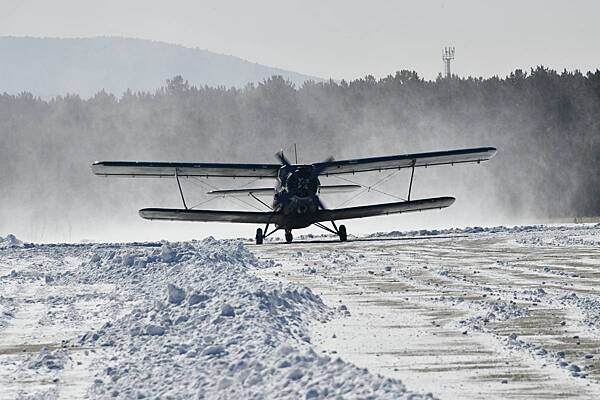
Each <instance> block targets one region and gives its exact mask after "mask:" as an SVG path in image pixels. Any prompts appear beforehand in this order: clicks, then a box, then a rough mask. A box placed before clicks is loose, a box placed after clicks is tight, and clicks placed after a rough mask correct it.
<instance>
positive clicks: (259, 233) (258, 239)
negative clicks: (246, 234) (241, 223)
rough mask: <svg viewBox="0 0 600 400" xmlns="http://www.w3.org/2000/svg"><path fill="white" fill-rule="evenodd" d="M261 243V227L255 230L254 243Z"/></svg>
mask: <svg viewBox="0 0 600 400" xmlns="http://www.w3.org/2000/svg"><path fill="white" fill-rule="evenodd" d="M262 243H263V231H262V229H260V228H258V229H257V230H256V244H262Z"/></svg>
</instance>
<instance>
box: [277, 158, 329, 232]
mask: <svg viewBox="0 0 600 400" xmlns="http://www.w3.org/2000/svg"><path fill="white" fill-rule="evenodd" d="M319 185H320V182H319V178H318V176H317V174H315V173H314V167H313V166H312V165H293V166H292V165H284V166H282V167H281V168H280V169H279V172H278V174H277V186H276V187H275V196H274V198H273V211H275V212H277V213H282V214H283V215H284V216H285V218H283V220H284V221H285V225H282V226H279V225H278V226H277V228H281V229H286V230H290V229H299V228H306V227H308V226H310V225H311V224H313V223H314V221H315V217H316V214H317V211H318V210H319V207H320V202H319V200H318V197H317V191H318V190H319Z"/></svg>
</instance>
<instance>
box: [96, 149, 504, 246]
mask: <svg viewBox="0 0 600 400" xmlns="http://www.w3.org/2000/svg"><path fill="white" fill-rule="evenodd" d="M496 152H497V150H496V149H495V148H494V147H478V148H468V149H458V150H446V151H435V152H427V153H415V154H401V155H392V156H384V157H369V158H358V159H348V160H339V161H335V160H334V159H333V158H329V159H327V160H325V161H323V162H317V163H313V164H298V163H297V162H296V163H294V164H292V163H291V162H290V161H289V160H288V159H287V158H286V157H285V156H284V154H283V152H279V153H277V154H276V156H277V157H278V158H279V161H280V163H279V164H240V163H189V162H144V161H96V162H94V163H93V164H92V166H91V167H92V172H93V173H94V174H95V175H100V176H122V177H138V176H139V177H159V178H160V177H174V178H175V179H176V181H177V186H178V188H179V193H180V195H181V199H182V202H183V208H144V209H141V210H140V211H139V215H140V216H141V217H142V218H144V219H148V220H174V221H201V222H209V221H210V222H232V223H250V224H264V225H265V228H264V230H263V229H262V228H258V229H257V230H256V244H262V243H263V240H264V239H266V238H267V237H268V236H270V235H272V234H273V233H275V232H276V231H278V230H284V231H285V240H286V242H287V243H290V242H292V240H293V235H292V230H293V229H302V228H306V227H309V226H311V225H315V226H318V227H320V228H321V229H324V230H326V231H328V232H330V233H333V234H335V235H337V236H338V238H339V240H340V241H341V242H345V241H346V240H347V238H348V234H347V231H346V226H345V225H339V227H338V225H337V224H336V221H340V220H348V219H354V218H364V217H373V216H378V215H388V214H400V213H406V212H415V211H424V210H432V209H442V208H445V207H449V206H450V205H452V204H453V203H454V201H455V198H454V197H449V196H445V197H433V198H424V199H418V200H412V199H411V192H412V186H413V179H414V173H415V169H416V168H417V167H425V168H427V167H431V166H438V165H454V164H462V163H480V162H482V161H486V160H489V159H491V158H492V157H493V156H494V155H495V154H496ZM405 168H406V169H408V168H409V169H410V170H411V176H410V183H409V187H408V196H407V198H406V199H403V200H402V201H398V202H393V203H381V204H372V205H366V206H356V207H347V208H338V209H328V208H326V207H325V205H324V204H323V202H322V201H321V199H320V198H319V194H321V193H327V192H346V191H350V190H356V189H359V188H361V187H364V189H363V190H371V189H374V188H375V185H372V186H368V187H367V186H361V185H357V184H344V185H321V183H320V181H319V177H323V176H325V177H328V176H338V175H342V174H356V173H360V172H368V171H380V172H381V171H384V170H401V169H405ZM183 177H189V178H210V177H218V178H223V177H226V178H256V179H260V178H270V179H275V180H276V184H275V185H274V186H272V187H263V188H237V189H224V190H211V191H209V192H208V194H209V195H216V196H234V197H235V196H251V197H252V198H254V199H255V200H257V201H259V202H260V203H261V204H262V205H263V206H265V207H267V208H269V209H270V210H269V211H264V212H263V211H226V210H197V209H193V207H192V208H188V206H187V203H186V201H185V197H184V195H183V190H182V189H181V182H180V178H183ZM263 195H272V196H273V203H272V206H269V205H268V204H267V203H265V202H264V201H262V200H260V198H259V197H257V196H263ZM324 222H331V223H332V228H329V227H327V226H326V225H324V224H323V223H324ZM271 225H273V226H274V228H273V229H272V231H271V232H269V227H270V226H271Z"/></svg>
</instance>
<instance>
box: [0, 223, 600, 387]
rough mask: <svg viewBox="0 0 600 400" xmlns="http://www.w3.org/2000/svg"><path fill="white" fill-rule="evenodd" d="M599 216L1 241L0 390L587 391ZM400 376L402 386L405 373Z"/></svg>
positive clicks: (594, 381) (594, 373) (599, 296)
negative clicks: (553, 222)
mask: <svg viewBox="0 0 600 400" xmlns="http://www.w3.org/2000/svg"><path fill="white" fill-rule="evenodd" d="M599 276H600V226H598V225H578V226H563V227H520V228H519V227H517V228H513V229H507V228H494V229H468V230H451V231H444V232H417V233H409V234H402V233H398V232H397V233H395V234H390V235H377V236H373V237H371V238H365V240H360V241H350V242H347V243H339V242H335V241H332V242H327V241H321V242H318V243H314V242H313V243H300V242H298V243H292V244H289V245H288V244H282V243H267V244H265V245H262V246H254V245H244V244H242V243H241V242H237V241H216V240H214V239H211V238H209V239H205V240H203V241H192V242H183V243H166V242H164V243H131V244H82V245H66V244H64V245H35V246H26V245H23V244H22V243H20V242H19V241H18V240H16V239H15V238H12V237H8V238H5V239H4V240H1V245H0V388H2V390H0V399H13V398H61V399H62V398H64V399H70V398H82V397H88V398H148V397H150V398H155V397H171V398H182V399H183V398H186V399H187V398H199V399H202V398H206V399H212V398H223V399H227V398H257V399H258V398H315V399H320V398H337V396H341V398H367V397H369V396H372V397H373V398H383V399H386V398H389V399H393V398H410V397H411V396H413V397H414V398H422V397H429V395H428V393H430V392H431V393H433V395H434V396H435V397H439V398H481V399H483V398H485V399H488V398H516V399H518V398H589V399H594V398H600V383H599V382H600V362H599V361H598V359H599V357H600V351H599V350H600V331H599V330H598V328H600V289H599V288H598V286H597V282H598V277H599ZM405 385H406V386H405Z"/></svg>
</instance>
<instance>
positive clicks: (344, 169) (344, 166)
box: [315, 147, 497, 175]
mask: <svg viewBox="0 0 600 400" xmlns="http://www.w3.org/2000/svg"><path fill="white" fill-rule="evenodd" d="M496 151H497V150H496V149H495V148H494V147H478V148H472V149H459V150H447V151H435V152H429V153H415V154H402V155H395V156H385V157H369V158H357V159H354V160H340V161H331V162H327V163H317V164H315V167H316V168H320V165H322V167H321V168H322V172H321V175H332V174H347V173H354V172H366V171H378V170H383V169H396V168H398V169H399V168H411V167H412V166H413V165H414V166H415V167H427V166H430V165H443V164H459V163H468V162H481V161H485V160H489V159H490V158H492V157H493V156H494V155H495V154H496ZM325 164H326V165H325Z"/></svg>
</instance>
